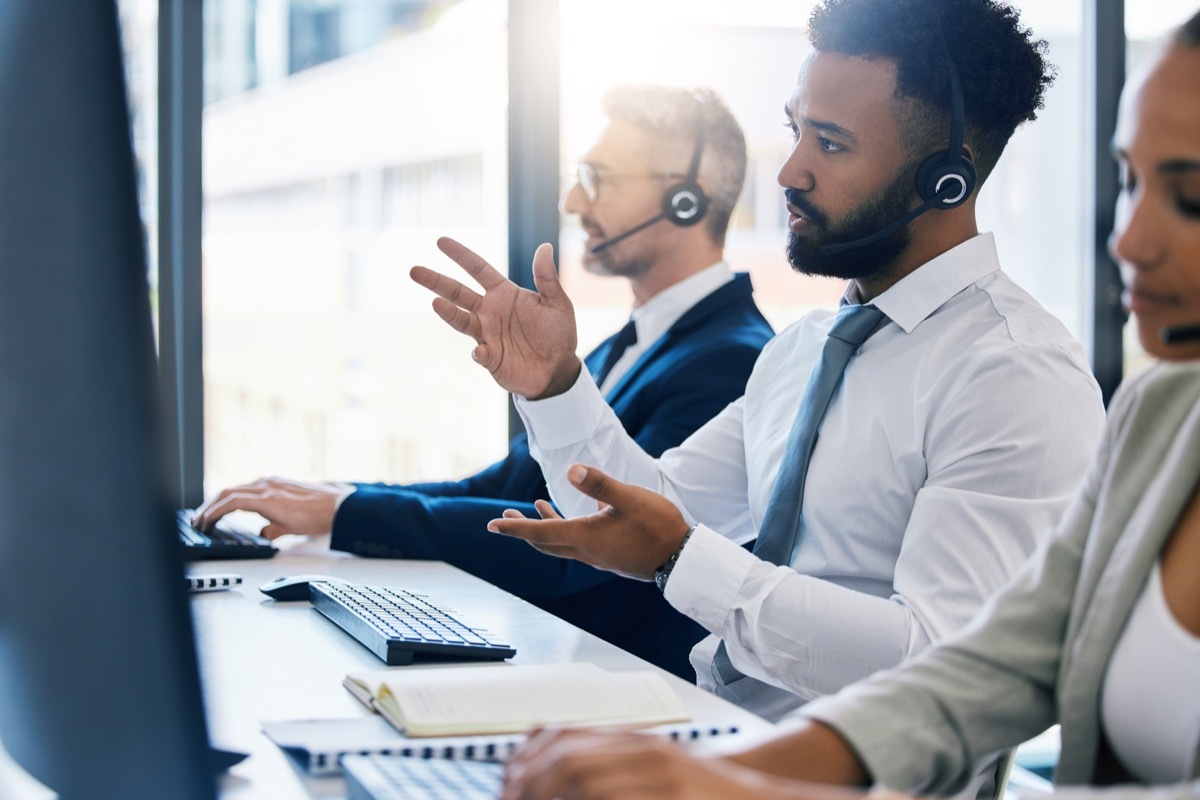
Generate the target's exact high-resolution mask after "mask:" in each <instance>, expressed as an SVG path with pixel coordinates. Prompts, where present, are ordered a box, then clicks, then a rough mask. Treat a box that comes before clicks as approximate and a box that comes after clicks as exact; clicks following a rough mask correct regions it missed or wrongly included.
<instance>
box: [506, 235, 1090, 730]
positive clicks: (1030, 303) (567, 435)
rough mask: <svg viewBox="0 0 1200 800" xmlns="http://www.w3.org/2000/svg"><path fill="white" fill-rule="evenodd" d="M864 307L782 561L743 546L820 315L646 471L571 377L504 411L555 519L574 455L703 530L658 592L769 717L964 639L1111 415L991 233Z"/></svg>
mask: <svg viewBox="0 0 1200 800" xmlns="http://www.w3.org/2000/svg"><path fill="white" fill-rule="evenodd" d="M855 290H856V284H854V283H851V284H850V288H849V289H848V290H847V296H846V298H845V301H846V302H851V303H854V302H858V298H857V295H856V291H855ZM873 303H874V304H875V305H876V306H878V307H879V308H880V309H881V310H882V311H883V312H884V313H885V314H887V316H888V318H889V320H890V322H889V323H888V324H886V325H884V327H883V328H882V329H880V330H879V332H878V333H876V334H875V335H874V336H873V337H872V338H871V339H869V340H868V341H867V342H866V343H865V344H864V345H863V346H862V348H861V349H860V350H859V353H858V355H857V356H856V357H855V358H853V359H852V360H851V362H850V364H849V366H848V367H847V368H846V373H845V377H844V380H843V383H842V386H841V388H840V390H839V392H838V393H837V394H836V395H835V396H834V398H833V400H832V402H831V403H830V406H829V410H828V411H827V412H826V415H825V419H824V422H823V424H822V427H821V431H820V436H819V438H818V440H817V444H816V447H815V449H814V451H813V454H812V459H811V461H810V463H809V469H808V478H807V482H806V485H805V492H804V496H805V502H804V507H803V512H802V524H803V531H802V533H801V535H800V536H799V537H798V543H797V547H796V549H795V552H794V553H793V557H792V563H791V566H790V567H787V566H776V565H773V564H770V563H767V562H764V561H762V560H760V559H758V558H757V557H755V556H754V555H753V554H751V553H750V552H748V551H747V550H746V549H745V548H743V547H741V546H739V544H740V543H744V542H747V541H749V540H750V539H753V538H754V537H755V535H756V532H757V530H758V526H759V524H760V523H761V522H762V519H763V514H764V512H765V511H766V506H767V502H768V500H769V498H770V496H771V489H772V487H773V485H774V482H775V477H776V474H777V472H778V470H779V463H780V461H781V459H782V458H783V454H784V449H785V447H786V443H787V437H788V431H789V430H790V428H791V425H792V420H793V417H794V416H795V414H796V410H797V409H798V408H799V405H800V401H801V397H802V395H803V393H804V388H805V386H806V384H807V381H808V377H809V374H810V372H811V371H812V369H813V367H814V365H815V363H816V360H817V357H818V355H819V353H820V351H821V347H822V345H823V343H824V340H825V337H826V334H827V333H828V330H829V328H830V326H831V325H832V323H833V319H834V312H833V311H817V312H813V313H810V314H808V315H806V316H805V317H803V318H802V319H800V320H799V321H797V322H796V323H794V324H793V325H791V326H790V327H788V328H787V329H786V330H784V331H783V332H782V333H780V334H779V335H778V336H776V337H775V339H773V340H772V341H771V342H770V343H768V345H767V347H766V349H765V350H764V351H763V353H762V355H761V356H760V357H759V359H758V362H757V364H756V366H755V369H754V372H753V374H752V375H751V377H750V381H749V383H748V384H747V385H746V394H745V395H744V396H743V397H742V398H741V399H740V400H738V401H736V402H734V403H732V404H730V405H729V406H728V407H727V408H726V409H725V411H723V412H722V413H721V414H719V415H718V416H717V417H715V418H714V419H713V420H712V421H711V422H709V424H707V425H705V426H704V427H703V428H701V429H700V430H698V431H697V432H696V433H695V434H693V435H692V436H691V437H689V438H688V439H687V440H686V441H685V442H684V443H683V444H682V445H680V446H679V447H677V448H674V449H672V450H668V451H667V452H666V453H664V454H663V455H662V457H661V458H659V459H657V460H655V459H652V458H650V457H649V456H648V455H646V453H644V452H643V451H642V450H641V449H640V448H639V447H638V446H637V444H636V443H635V442H633V441H632V440H631V439H630V438H629V437H628V436H627V435H625V433H624V431H623V430H622V428H621V424H620V422H619V421H618V420H617V418H616V416H615V415H614V414H613V413H612V411H611V409H609V408H608V406H607V405H606V404H605V403H604V400H603V397H601V395H600V393H599V392H598V391H597V390H596V387H595V384H594V382H593V381H592V380H591V377H590V376H589V375H587V373H586V371H585V372H584V373H583V374H582V375H581V376H580V379H579V380H578V381H577V382H576V384H575V385H574V386H573V387H572V388H571V389H570V390H569V391H568V392H566V393H564V394H562V395H559V396H558V397H553V398H548V399H546V400H541V401H537V402H530V401H528V400H525V399H518V401H517V408H518V409H519V410H520V413H521V415H522V417H523V418H524V420H525V424H526V429H527V430H528V431H529V443H530V449H531V451H532V453H533V455H534V457H535V458H537V460H538V461H539V463H541V465H542V470H543V472H544V473H545V475H546V477H547V479H548V482H549V485H550V489H551V494H552V496H553V498H554V500H555V502H556V503H557V505H558V507H559V509H560V510H562V511H563V513H565V514H566V515H568V516H578V515H583V514H589V513H592V512H594V511H595V510H596V504H595V501H593V500H591V499H589V498H587V497H586V496H584V495H582V494H580V493H579V492H578V491H576V490H575V489H574V488H572V487H571V486H570V484H569V483H568V482H567V481H566V477H565V473H566V469H567V467H568V466H570V465H571V464H572V463H575V462H582V463H586V464H591V465H596V466H599V467H600V468H601V469H603V470H605V471H606V472H608V473H609V474H611V475H613V476H615V477H617V478H618V479H620V480H623V481H626V482H630V483H634V484H638V485H641V486H646V487H649V488H652V489H654V490H656V491H659V492H661V493H662V494H664V495H666V496H667V497H668V498H670V499H671V500H672V501H673V502H674V503H675V504H676V505H677V506H678V507H679V508H680V510H681V511H682V512H683V514H684V516H685V517H686V518H687V519H688V521H689V522H697V523H701V524H700V525H699V526H698V527H697V529H696V531H695V533H694V534H693V535H692V537H691V539H690V540H689V541H688V544H687V546H686V547H685V548H684V549H683V552H682V554H681V556H680V558H679V560H678V562H677V563H676V565H675V567H674V570H673V572H672V573H671V578H670V580H669V582H668V583H667V589H666V596H667V599H668V601H670V603H671V604H672V605H673V606H675V607H676V608H678V609H679V610H680V611H682V612H683V613H685V614H687V615H688V616H689V617H691V618H692V619H694V620H696V621H697V622H699V623H700V624H701V625H703V626H704V627H705V628H707V629H708V630H709V631H711V632H712V633H713V634H714V635H713V636H709V637H708V638H706V639H704V640H703V641H701V642H700V643H699V644H698V645H697V646H696V647H695V649H694V650H693V651H692V664H693V666H694V667H695V668H696V670H697V676H698V683H699V684H700V685H701V686H702V687H704V688H708V689H710V690H711V691H714V692H716V693H717V694H720V695H722V696H724V697H726V698H728V699H730V700H732V701H734V702H736V703H738V704H740V705H742V706H743V707H745V708H748V709H750V710H751V711H754V712H756V713H759V714H761V715H762V716H765V717H767V718H768V719H773V720H774V719H779V718H780V717H781V716H782V715H783V714H785V713H787V712H788V711H790V710H792V709H794V708H796V707H797V706H799V705H801V704H802V703H803V702H804V701H805V700H807V699H811V698H814V697H817V696H820V695H823V694H827V693H830V692H833V691H836V690H837V689H839V688H841V687H843V686H845V685H847V684H849V683H852V682H854V681H856V680H858V679H859V678H862V677H864V676H866V675H869V674H871V673H872V672H875V671H877V670H879V669H882V668H885V667H890V666H894V665H896V664H897V663H899V662H900V661H902V660H904V659H905V658H907V657H908V656H910V655H912V654H913V653H915V652H917V651H918V650H920V649H922V648H923V647H925V646H926V645H928V644H929V643H930V642H931V641H934V640H936V639H939V638H941V637H943V636H945V635H946V634H947V633H950V632H951V631H954V630H956V629H958V628H959V627H961V626H962V625H963V624H964V623H965V622H966V621H967V620H968V619H969V618H970V617H971V616H972V615H973V614H974V613H975V611H976V610H978V608H979V607H980V605H981V604H982V603H983V600H984V599H985V598H986V597H987V596H988V595H990V594H991V593H992V592H994V591H995V590H996V589H997V588H998V587H999V586H1000V585H1001V584H1003V583H1004V582H1005V580H1006V579H1007V578H1008V576H1009V575H1010V574H1012V572H1013V571H1014V570H1015V569H1016V567H1018V566H1019V565H1020V564H1021V563H1022V562H1023V561H1024V560H1025V558H1026V556H1028V555H1029V553H1030V552H1032V550H1033V548H1034V546H1035V543H1036V541H1037V540H1038V538H1039V537H1041V536H1042V535H1043V534H1046V533H1048V532H1049V531H1050V530H1051V529H1052V528H1053V527H1054V525H1055V523H1056V522H1057V520H1058V517H1059V515H1060V514H1061V513H1062V512H1063V510H1064V508H1065V507H1066V503H1067V501H1068V499H1069V498H1070V496H1071V495H1072V494H1073V492H1074V490H1075V488H1076V486H1077V484H1078V483H1079V481H1080V479H1081V478H1082V476H1083V473H1084V468H1085V467H1086V465H1087V463H1088V460H1089V458H1090V457H1091V455H1092V452H1093V450H1094V449H1095V446H1096V443H1097V441H1098V439H1099V436H1100V432H1101V428H1102V427H1103V424H1104V409H1103V406H1102V403H1101V398H1100V391H1099V388H1098V387H1097V385H1096V382H1095V380H1094V379H1093V377H1092V374H1091V372H1090V370H1089V369H1088V366H1087V361H1086V359H1085V357H1084V353H1083V349H1082V347H1081V346H1080V345H1079V343H1078V342H1076V341H1075V340H1074V339H1073V338H1072V337H1071V336H1070V334H1069V333H1068V332H1067V331H1066V329H1065V328H1064V327H1063V326H1062V324H1061V323H1059V322H1058V320H1056V319H1055V318H1054V317H1053V316H1051V315H1050V314H1049V313H1048V312H1046V311H1045V310H1044V309H1042V308H1041V306H1039V305H1038V304H1037V302H1036V301H1034V300H1033V298H1031V297H1030V296H1029V295H1028V294H1026V293H1025V292H1024V291H1023V290H1021V289H1020V288H1019V287H1017V286H1016V285H1015V284H1014V283H1013V282H1012V281H1011V279H1009V278H1008V276H1007V275H1005V274H1004V273H1003V272H1001V271H1000V268H999V265H998V260H997V256H996V250H995V244H994V242H993V240H992V237H991V235H990V234H984V235H980V236H977V237H975V238H973V239H971V240H969V241H967V242H964V243H963V244H961V245H959V246H957V247H955V248H954V249H952V250H950V251H949V252H947V253H944V254H942V255H941V256H939V257H937V258H935V259H934V260H932V261H930V262H928V263H926V264H925V265H923V266H922V267H920V268H919V269H917V270H916V271H914V272H913V273H912V274H910V275H908V276H906V277H905V278H904V279H902V280H901V281H899V282H897V283H896V284H895V285H894V286H892V287H891V288H890V289H888V290H887V291H886V292H884V293H883V294H881V295H880V296H879V297H876V298H875V299H874V301H873ZM718 637H719V638H720V639H724V640H725V642H726V647H727V649H728V652H729V656H730V660H731V661H732V663H733V665H734V666H735V667H737V668H738V669H739V670H740V671H741V672H743V673H744V674H745V675H746V676H747V677H746V678H743V679H742V680H740V681H736V682H734V683H732V684H730V685H729V686H722V685H721V684H720V681H719V680H716V679H714V678H713V676H712V674H711V666H710V665H711V660H712V656H713V653H714V651H715V650H716V647H717V642H718Z"/></svg>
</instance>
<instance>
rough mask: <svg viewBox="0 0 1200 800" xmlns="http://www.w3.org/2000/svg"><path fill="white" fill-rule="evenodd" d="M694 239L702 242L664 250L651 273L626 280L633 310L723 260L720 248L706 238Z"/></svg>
mask: <svg viewBox="0 0 1200 800" xmlns="http://www.w3.org/2000/svg"><path fill="white" fill-rule="evenodd" d="M694 238H695V239H703V241H702V242H700V241H696V242H694V243H693V242H682V243H680V245H679V246H677V247H675V246H671V247H667V248H664V249H665V250H666V252H664V253H662V254H661V255H660V256H659V257H658V258H656V259H655V260H654V264H653V266H651V267H650V269H648V270H646V271H645V272H644V273H642V274H641V275H635V276H633V277H632V278H630V279H629V286H630V288H631V289H633V307H634V308H637V307H639V306H641V305H643V304H644V303H646V302H647V301H649V300H650V299H651V298H652V297H654V296H655V295H657V294H658V293H659V292H662V291H664V290H666V289H669V288H671V287H672V286H674V285H675V284H677V283H679V282H680V281H683V280H686V279H688V278H690V277H692V276H693V275H695V274H696V273H697V272H702V271H703V270H705V269H708V268H709V267H711V266H712V265H713V264H715V263H717V262H718V261H720V260H721V259H723V258H724V257H725V255H724V252H723V250H722V248H721V246H720V245H717V244H714V243H713V242H711V241H710V240H709V239H708V237H707V236H704V237H694Z"/></svg>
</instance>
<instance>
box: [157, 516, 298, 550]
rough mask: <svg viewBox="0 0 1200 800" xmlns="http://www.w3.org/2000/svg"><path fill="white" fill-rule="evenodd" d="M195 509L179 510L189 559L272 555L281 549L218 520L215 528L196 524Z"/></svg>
mask: <svg viewBox="0 0 1200 800" xmlns="http://www.w3.org/2000/svg"><path fill="white" fill-rule="evenodd" d="M193 513H194V512H192V510H191V509H183V510H181V511H177V512H175V522H176V525H177V527H178V528H179V543H180V544H181V545H182V546H183V557H184V558H185V559H187V560H188V561H213V560H216V559H227V558H270V557H271V556H273V555H275V554H276V553H277V552H279V551H278V550H277V549H276V548H275V545H273V544H271V542H270V541H269V540H267V539H264V538H263V537H261V536H257V535H255V534H253V533H247V532H246V531H239V530H236V529H234V528H232V527H229V526H228V525H225V524H223V522H218V523H217V524H216V525H215V526H214V527H213V529H212V530H211V531H208V532H205V531H201V530H197V529H196V528H193V527H192V523H191V519H192V514H193Z"/></svg>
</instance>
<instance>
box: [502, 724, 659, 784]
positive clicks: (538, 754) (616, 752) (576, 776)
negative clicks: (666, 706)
mask: <svg viewBox="0 0 1200 800" xmlns="http://www.w3.org/2000/svg"><path fill="white" fill-rule="evenodd" d="M660 749H661V745H660V744H659V743H658V742H656V741H655V740H653V739H651V738H650V737H646V736H640V735H638V734H630V733H621V732H615V731H570V732H568V731H547V732H544V733H543V734H539V735H538V736H536V737H533V738H532V739H531V741H530V742H529V744H527V745H526V746H525V747H523V748H522V750H521V751H520V752H519V753H518V754H517V756H515V757H514V758H513V759H512V760H510V762H509V766H508V768H507V769H506V770H505V786H504V794H503V797H504V798H511V799H512V800H516V798H522V799H527V800H550V799H551V798H570V800H576V798H578V799H579V800H585V799H586V800H592V799H593V798H595V799H596V800H600V799H601V798H618V797H620V798H627V797H629V798H633V797H667V796H675V795H674V794H673V793H672V792H671V791H670V789H671V786H670V780H669V774H668V773H667V772H666V770H665V769H664V765H663V763H662V759H661V758H656V757H655V755H657V753H656V751H658V750H660ZM647 755H650V756H651V757H650V758H646V756H647Z"/></svg>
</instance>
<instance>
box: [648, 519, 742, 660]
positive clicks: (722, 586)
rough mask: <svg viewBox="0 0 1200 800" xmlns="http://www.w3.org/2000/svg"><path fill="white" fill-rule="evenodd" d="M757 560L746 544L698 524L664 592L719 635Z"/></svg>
mask: <svg viewBox="0 0 1200 800" xmlns="http://www.w3.org/2000/svg"><path fill="white" fill-rule="evenodd" d="M756 561H758V558H757V557H756V556H755V555H754V554H753V553H751V552H749V551H748V550H746V548H744V547H742V546H741V545H739V544H737V543H735V542H731V541H730V540H729V539H726V538H725V537H724V536H722V535H721V534H719V533H717V532H716V531H714V530H712V529H711V528H708V527H705V526H704V525H697V526H696V530H695V532H694V533H693V534H692V538H690V539H688V542H687V546H686V547H684V548H683V552H681V553H680V554H679V560H678V561H676V562H675V567H674V569H672V570H671V577H670V578H669V579H668V580H667V588H666V591H665V592H663V594H664V595H665V597H666V598H667V602H668V603H670V604H671V605H672V606H674V607H675V608H676V609H678V610H679V611H681V612H682V613H684V614H686V615H687V616H688V617H691V618H692V619H694V620H695V621H696V622H698V623H700V624H701V625H703V626H704V627H705V628H707V629H708V630H710V631H712V632H713V633H715V634H717V635H718V636H720V635H721V634H722V633H723V631H724V628H725V622H726V620H727V619H728V618H729V612H730V611H731V610H732V609H733V606H734V604H735V603H736V602H737V599H738V596H739V594H740V593H741V588H742V584H743V583H744V582H745V580H746V576H747V575H748V574H749V573H750V570H751V568H752V567H753V566H754V563H755V562H756Z"/></svg>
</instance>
